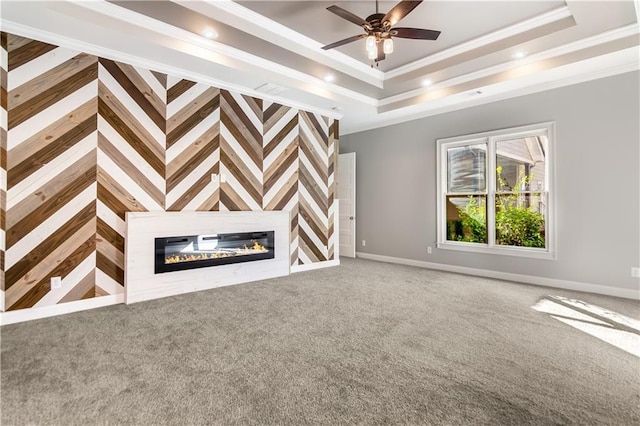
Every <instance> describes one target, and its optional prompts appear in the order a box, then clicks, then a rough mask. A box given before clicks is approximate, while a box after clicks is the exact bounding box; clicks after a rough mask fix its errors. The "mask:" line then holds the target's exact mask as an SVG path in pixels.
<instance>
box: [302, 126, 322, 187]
mask: <svg viewBox="0 0 640 426" xmlns="http://www.w3.org/2000/svg"><path fill="white" fill-rule="evenodd" d="M300 149H301V150H302V152H303V153H304V155H305V156H306V157H307V160H309V163H311V166H312V167H313V169H314V170H315V171H316V173H317V174H318V176H319V177H320V179H322V182H323V183H325V184H327V180H328V176H327V166H325V165H324V161H322V160H323V159H322V158H321V157H320V155H321V154H320V153H318V151H316V150H315V149H313V146H312V145H311V142H310V141H309V140H307V138H306V136H305V135H304V134H303V133H302V132H300Z"/></svg>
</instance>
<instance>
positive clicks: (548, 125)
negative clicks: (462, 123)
mask: <svg viewBox="0 0 640 426" xmlns="http://www.w3.org/2000/svg"><path fill="white" fill-rule="evenodd" d="M540 135H544V136H546V137H547V141H548V145H547V152H546V153H545V154H546V157H545V183H544V185H545V187H544V188H543V191H542V192H544V193H545V201H546V204H547V206H546V207H547V210H546V214H545V243H546V248H535V247H514V246H503V245H497V244H496V243H495V197H496V173H495V170H496V142H499V141H503V140H509V139H517V138H523V137H529V136H540ZM478 143H486V145H487V155H486V159H487V160H486V170H485V173H486V175H485V176H486V178H485V182H486V185H487V195H486V196H487V198H486V205H487V243H486V244H483V243H470V242H463V241H449V240H447V214H446V207H447V206H446V196H447V179H448V177H447V149H448V148H451V147H455V146H465V145H472V144H478ZM555 145H556V143H555V123H554V122H545V123H538V124H531V125H527V126H519V127H512V128H508V129H501V130H494V131H490V132H483V133H475V134H471V135H463V136H456V137H451V138H445V139H438V140H437V141H436V146H437V186H438V193H437V194H438V198H437V242H436V247H438V248H439V249H446V250H459V251H467V252H476V253H491V254H500V255H507V256H521V257H530V258H535V259H549V260H555V259H556V226H555V225H556V211H555V205H556V203H555V192H556V191H555V182H556V173H555Z"/></svg>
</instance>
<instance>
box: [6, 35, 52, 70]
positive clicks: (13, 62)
mask: <svg viewBox="0 0 640 426" xmlns="http://www.w3.org/2000/svg"><path fill="white" fill-rule="evenodd" d="M7 41H8V42H7V52H9V55H8V56H9V62H8V65H9V71H12V70H14V69H16V68H18V67H19V66H21V65H24V64H26V63H27V62H29V61H32V60H34V59H36V58H38V57H40V56H42V55H44V54H46V53H48V52H51V51H52V50H54V49H56V48H57V46H54V45H52V44H48V43H43V42H41V41H36V40H29V39H26V38H24V37H19V36H15V35H12V34H9V36H8V39H7Z"/></svg>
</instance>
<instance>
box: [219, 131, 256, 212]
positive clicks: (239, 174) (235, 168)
mask: <svg viewBox="0 0 640 426" xmlns="http://www.w3.org/2000/svg"><path fill="white" fill-rule="evenodd" d="M220 162H221V163H222V164H224V166H225V167H226V168H227V170H229V172H230V173H231V174H233V176H234V177H235V178H236V180H237V181H238V182H239V183H240V185H242V187H243V188H244V190H245V191H247V193H248V194H249V195H250V196H251V197H252V198H253V199H254V200H255V201H256V203H258V205H260V206H261V205H262V182H260V181H258V179H257V178H256V177H255V176H254V175H253V173H252V172H251V171H250V170H249V169H248V168H247V167H246V166H245V164H244V163H243V162H242V160H241V159H240V158H239V157H238V155H237V154H236V153H235V152H234V151H233V150H232V149H231V147H230V146H229V145H227V142H226V141H225V140H224V139H222V138H221V141H220Z"/></svg>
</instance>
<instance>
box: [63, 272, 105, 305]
mask: <svg viewBox="0 0 640 426" xmlns="http://www.w3.org/2000/svg"><path fill="white" fill-rule="evenodd" d="M95 286H96V271H95V270H93V271H91V272H89V273H88V274H87V275H86V276H85V277H84V278H83V279H82V280H80V282H79V283H78V284H77V285H76V286H75V287H74V288H72V289H71V291H69V292H68V293H67V294H66V295H65V296H64V297H63V298H62V299H60V301H59V302H58V303H66V302H73V301H75V300H84V299H91V298H92V297H94V296H95V293H96V290H95Z"/></svg>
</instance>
